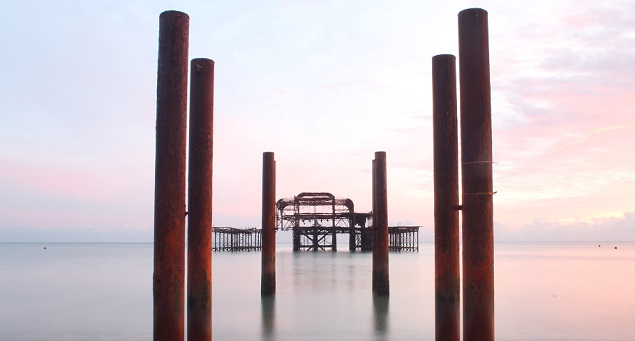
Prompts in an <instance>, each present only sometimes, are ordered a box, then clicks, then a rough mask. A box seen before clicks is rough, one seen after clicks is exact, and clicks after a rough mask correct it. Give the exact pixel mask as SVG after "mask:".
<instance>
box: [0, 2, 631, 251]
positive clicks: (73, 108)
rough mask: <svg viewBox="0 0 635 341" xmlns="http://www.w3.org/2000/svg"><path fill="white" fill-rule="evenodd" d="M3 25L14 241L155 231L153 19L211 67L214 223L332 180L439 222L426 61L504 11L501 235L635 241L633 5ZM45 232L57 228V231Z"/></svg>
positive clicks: (403, 6)
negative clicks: (273, 170) (476, 17)
mask: <svg viewBox="0 0 635 341" xmlns="http://www.w3.org/2000/svg"><path fill="white" fill-rule="evenodd" d="M6 7H7V8H6V9H5V14H6V16H5V18H6V19H5V20H3V21H2V22H0V28H1V29H2V31H3V32H7V36H6V39H5V42H4V46H3V52H2V53H0V68H1V70H0V74H2V75H3V76H2V77H0V88H1V89H2V91H0V122H1V124H0V165H1V166H0V240H2V241H5V240H6V241H10V240H48V239H58V240H64V238H67V239H73V238H79V239H82V238H83V239H88V240H111V239H114V240H128V239H129V240H148V241H150V240H151V239H152V227H153V221H152V219H153V214H152V210H153V197H154V124H155V115H156V111H155V110H156V108H155V101H156V68H157V66H156V59H157V40H158V17H159V14H160V13H161V12H162V11H163V10H167V9H177V10H181V11H184V12H186V13H188V14H189V15H190V18H191V25H190V58H197V57H206V58H211V59H214V60H215V62H216V72H215V74H216V80H215V85H216V86H215V89H216V90H215V91H216V92H215V122H214V125H215V127H214V129H215V136H214V223H215V225H225V226H227V225H232V226H237V227H244V226H257V225H258V224H259V221H260V195H261V193H260V191H261V189H260V184H261V174H260V172H261V161H262V152H264V151H274V152H275V153H276V160H277V167H278V169H277V175H278V181H277V184H278V189H277V196H278V197H279V198H280V197H289V196H293V195H295V194H298V193H299V192H302V191H328V192H332V193H333V194H335V195H336V196H338V197H349V198H351V199H352V200H353V201H354V202H355V204H356V208H357V209H358V210H360V211H369V210H370V165H371V160H372V158H373V155H374V152H375V151H379V150H384V151H386V152H387V159H388V189H389V193H388V195H389V197H388V200H389V220H390V222H391V223H392V224H416V225H421V226H423V229H424V230H423V236H424V239H423V240H430V237H431V235H432V226H433V218H432V212H433V202H432V198H433V193H432V191H433V187H432V118H431V110H432V103H431V98H432V93H431V70H430V65H431V58H432V56H434V55H436V54H442V53H450V54H455V55H457V51H458V39H457V14H458V12H459V11H460V10H462V9H465V8H470V7H482V8H484V9H486V10H487V11H488V12H489V30H490V63H491V82H492V119H493V141H494V145H493V149H494V161H495V162H496V164H495V165H494V189H495V190H496V191H497V194H496V195H495V197H494V204H495V207H494V220H495V236H496V240H510V239H513V240H545V239H546V240H559V239H567V240H576V239H582V240H587V239H600V240H602V239H604V240H635V172H634V171H633V169H635V164H634V161H635V159H634V158H633V156H632V155H635V143H633V142H635V141H634V139H635V115H634V113H633V111H634V109H633V108H634V107H635V106H634V105H633V104H635V103H633V102H634V101H635V71H634V70H635V68H633V66H632V65H633V63H634V61H635V4H634V3H632V1H611V2H597V1H557V2H554V1H546V0H539V1H533V2H532V4H531V6H523V7H521V6H518V5H516V4H514V3H510V2H507V1H487V2H484V1H449V2H446V3H444V4H433V3H427V2H421V1H402V2H399V4H398V5H395V4H394V3H385V2H380V1H377V2H374V1H370V2H369V1H348V2H345V3H343V2H338V1H326V0H325V1H278V2H266V3H264V2H263V3H261V2H256V1H245V2H235V1H216V2H214V3H213V4H198V3H196V2H194V1H182V2H170V1H158V2H134V3H129V2H128V3H119V2H116V3H115V2H112V3H108V2H100V3H97V4H95V3H90V4H89V3H77V2H75V1H57V2H55V3H49V2H44V1H31V2H29V1H23V2H16V3H12V4H8V5H7V6H6ZM47 238H48V239H47Z"/></svg>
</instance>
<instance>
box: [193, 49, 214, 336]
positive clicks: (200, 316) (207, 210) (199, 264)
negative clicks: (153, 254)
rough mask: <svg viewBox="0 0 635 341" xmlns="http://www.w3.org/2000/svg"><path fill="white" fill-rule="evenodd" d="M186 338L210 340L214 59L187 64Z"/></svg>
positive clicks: (198, 60) (196, 60) (195, 60)
mask: <svg viewBox="0 0 635 341" xmlns="http://www.w3.org/2000/svg"><path fill="white" fill-rule="evenodd" d="M190 70H191V72H190V87H191V90H190V126H189V130H190V134H189V138H190V143H189V167H188V172H189V174H188V215H187V219H188V243H187V266H188V271H187V337H188V340H211V339H212V160H213V127H214V124H213V119H214V113H213V110H214V61H212V60H210V59H202V58H201V59H194V60H192V62H191V67H190Z"/></svg>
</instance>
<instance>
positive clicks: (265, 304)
mask: <svg viewBox="0 0 635 341" xmlns="http://www.w3.org/2000/svg"><path fill="white" fill-rule="evenodd" d="M275 302H276V301H275V298H274V296H265V297H262V298H261V300H260V304H261V307H262V340H275V339H276V337H275V336H276V306H275Z"/></svg>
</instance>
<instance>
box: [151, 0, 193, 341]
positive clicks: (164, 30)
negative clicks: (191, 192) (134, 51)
mask: <svg viewBox="0 0 635 341" xmlns="http://www.w3.org/2000/svg"><path fill="white" fill-rule="evenodd" d="M189 22H190V18H189V17H188V15H187V14H185V13H181V12H176V11H168V12H163V13H161V15H160V17H159V62H158V72H157V122H156V164H155V177H154V179H155V180H154V181H155V183H154V275H153V283H152V290H153V301H154V305H153V334H154V339H155V340H183V337H184V334H185V333H184V332H185V330H184V325H185V311H184V309H183V307H184V297H183V294H184V292H185V290H184V284H185V160H186V133H187V131H186V130H187V66H188V38H189Z"/></svg>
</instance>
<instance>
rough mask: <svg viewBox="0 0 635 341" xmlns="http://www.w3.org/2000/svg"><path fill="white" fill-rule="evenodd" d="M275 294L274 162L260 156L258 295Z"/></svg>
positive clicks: (271, 153)
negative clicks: (260, 213)
mask: <svg viewBox="0 0 635 341" xmlns="http://www.w3.org/2000/svg"><path fill="white" fill-rule="evenodd" d="M275 293H276V161H275V160H274V155H273V152H265V153H263V155H262V277H261V279H260V295H261V296H268V295H273V294H275Z"/></svg>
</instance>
